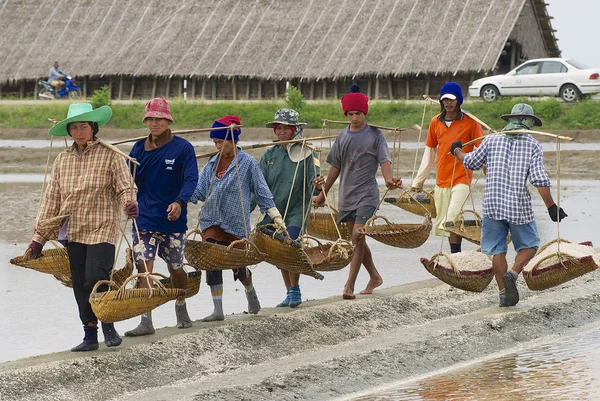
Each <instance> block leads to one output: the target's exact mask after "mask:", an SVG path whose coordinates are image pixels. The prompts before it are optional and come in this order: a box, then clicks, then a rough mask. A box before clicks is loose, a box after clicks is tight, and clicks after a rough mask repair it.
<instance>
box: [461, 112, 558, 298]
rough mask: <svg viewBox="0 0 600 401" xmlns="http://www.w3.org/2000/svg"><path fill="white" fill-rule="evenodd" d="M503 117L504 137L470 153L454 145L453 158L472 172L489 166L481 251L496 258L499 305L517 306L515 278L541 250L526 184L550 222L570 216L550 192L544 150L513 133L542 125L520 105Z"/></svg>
mask: <svg viewBox="0 0 600 401" xmlns="http://www.w3.org/2000/svg"><path fill="white" fill-rule="evenodd" d="M501 118H502V119H503V120H505V121H507V122H508V124H507V125H506V126H505V127H504V129H503V130H502V132H501V133H499V134H494V135H488V136H486V137H485V139H484V140H483V143H482V144H481V146H480V147H479V148H477V149H476V150H475V151H473V152H471V153H466V154H465V153H464V152H463V151H462V142H461V141H456V142H454V143H452V146H451V147H450V153H451V154H453V155H454V156H455V157H456V158H458V160H460V161H461V162H462V164H463V166H464V167H465V168H467V169H469V170H479V169H480V168H483V167H484V166H487V173H486V179H485V191H484V194H483V220H482V222H481V251H482V252H483V253H485V254H486V255H491V256H492V268H493V269H494V275H495V276H496V282H497V283H498V289H499V291H500V293H499V297H500V306H514V305H516V304H517V303H518V302H519V292H518V290H517V278H518V276H519V273H521V271H523V267H525V265H526V264H527V262H529V261H530V260H531V258H533V257H534V256H535V253H536V251H537V249H538V247H539V245H540V238H539V237H538V232H537V226H536V224H535V216H534V214H533V208H532V205H531V195H530V194H529V191H528V189H527V182H528V181H529V183H531V185H533V186H534V187H535V188H536V189H537V191H538V192H539V194H540V196H541V197H542V200H543V201H544V203H545V204H546V207H547V208H548V214H549V215H550V218H551V219H552V221H561V220H562V219H564V218H565V217H567V214H566V213H565V212H564V210H562V208H559V207H557V206H556V204H555V203H554V200H553V199H552V194H551V193H550V178H549V177H548V174H547V173H546V169H545V167H544V157H543V152H542V146H541V145H540V143H539V142H538V141H536V140H535V139H534V138H533V137H532V136H531V135H529V134H521V133H519V134H517V133H511V131H515V130H525V131H527V130H531V129H532V128H533V127H534V126H538V127H541V126H542V120H540V118H539V117H537V116H536V115H535V114H534V113H533V108H532V107H531V106H530V105H528V104H525V103H519V104H516V105H515V106H514V107H513V108H512V111H511V113H510V114H504V115H502V116H501ZM509 232H510V235H511V238H512V243H513V246H514V248H515V251H516V252H517V256H516V257H515V261H514V264H513V266H512V268H511V269H510V270H509V271H507V270H508V263H507V261H506V252H507V248H508V243H507V235H508V233H509Z"/></svg>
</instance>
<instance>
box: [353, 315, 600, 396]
mask: <svg viewBox="0 0 600 401" xmlns="http://www.w3.org/2000/svg"><path fill="white" fill-rule="evenodd" d="M542 341H543V340H537V341H536V342H535V343H529V344H526V346H525V348H524V349H522V350H519V351H516V352H511V353H509V354H507V355H502V356H496V357H492V358H491V359H489V358H488V359H486V360H485V361H476V362H475V363H467V364H464V365H466V366H458V367H451V368H449V369H444V371H443V372H441V373H440V372H434V373H433V374H428V375H427V376H426V377H422V378H419V379H416V380H415V379H413V380H409V381H403V382H398V383H391V384H389V385H387V386H385V387H386V389H380V390H377V389H375V390H372V391H369V392H370V394H365V395H360V396H351V397H349V398H346V399H347V400H352V401H391V400H394V401H427V400H473V401H495V400H498V401H500V400H544V401H563V400H581V401H593V400H597V399H598V391H599V390H600V327H599V325H598V323H595V324H593V325H592V326H588V327H587V328H579V329H577V330H576V331H572V332H570V333H569V334H567V335H565V336H561V337H554V338H551V339H549V340H546V342H545V343H542V344H540V342H542ZM538 344H539V345H538Z"/></svg>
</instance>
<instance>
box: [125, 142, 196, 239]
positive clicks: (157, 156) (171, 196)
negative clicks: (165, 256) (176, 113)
mask: <svg viewBox="0 0 600 401" xmlns="http://www.w3.org/2000/svg"><path fill="white" fill-rule="evenodd" d="M145 141H146V140H141V141H138V142H136V143H135V145H133V149H131V152H130V153H129V155H130V156H131V157H134V158H136V159H137V161H138V162H139V163H140V165H139V166H138V167H137V171H136V174H135V183H136V185H137V187H138V197H137V201H138V204H139V210H140V216H139V217H138V219H137V224H138V227H139V229H140V230H148V231H156V232H165V233H183V232H185V231H186V230H187V202H188V201H189V200H190V197H191V196H192V194H193V193H194V189H195V188H196V184H197V183H198V163H197V162H196V154H195V152H194V147H193V146H192V144H190V143H189V142H188V141H186V140H185V139H183V138H179V137H177V136H174V137H173V139H172V140H171V141H170V142H168V143H167V144H165V145H163V146H161V147H160V148H158V149H152V150H145V149H144V143H145ZM131 170H132V173H133V165H132V167H131ZM176 199H181V200H182V201H183V203H184V206H183V208H182V209H181V215H180V216H179V218H178V219H177V220H175V221H169V220H168V219H167V215H168V213H167V208H168V207H169V205H170V204H171V203H173V202H175V200H176Z"/></svg>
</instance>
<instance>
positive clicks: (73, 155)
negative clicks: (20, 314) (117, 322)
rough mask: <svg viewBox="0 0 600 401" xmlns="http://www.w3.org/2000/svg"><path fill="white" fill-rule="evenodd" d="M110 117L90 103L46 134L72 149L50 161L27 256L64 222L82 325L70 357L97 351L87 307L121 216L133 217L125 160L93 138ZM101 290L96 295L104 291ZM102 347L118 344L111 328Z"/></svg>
mask: <svg viewBox="0 0 600 401" xmlns="http://www.w3.org/2000/svg"><path fill="white" fill-rule="evenodd" d="M111 116H112V110H111V108H110V107H108V106H102V107H99V108H97V109H95V110H93V108H92V105H91V104H89V103H79V104H72V105H70V106H69V111H68V114H67V118H66V119H65V120H63V121H60V122H59V123H57V124H56V125H54V126H53V127H52V128H51V129H50V131H49V132H48V133H49V134H50V135H53V136H66V135H67V134H68V135H70V136H71V137H73V141H74V143H73V145H72V146H71V147H69V148H68V149H66V150H64V151H63V152H61V153H60V154H59V155H58V156H57V157H56V160H55V161H54V165H53V167H52V175H51V177H50V182H49V184H48V188H47V189H46V192H45V193H44V196H43V198H42V202H41V204H40V209H39V212H38V215H37V218H36V220H35V223H34V231H35V233H34V235H33V239H32V241H31V244H30V245H29V247H28V249H27V252H28V254H29V256H30V257H31V258H34V259H35V258H39V257H41V256H42V247H43V246H44V244H45V243H46V241H47V240H50V239H56V238H57V236H58V231H59V229H60V227H61V226H63V224H64V223H65V221H67V226H66V232H67V239H68V242H67V252H68V255H69V264H70V267H71V278H72V281H73V293H74V294H75V300H76V301H77V306H78V308H79V317H80V319H81V322H82V323H83V329H84V333H85V336H84V339H83V342H82V343H81V344H79V345H77V346H76V347H73V348H72V349H71V351H74V352H78V351H92V350H97V349H98V318H97V317H96V315H95V314H94V312H93V311H92V307H91V305H90V302H89V298H90V293H91V291H92V288H93V287H94V285H95V284H96V283H97V282H98V281H99V280H108V278H109V276H110V271H111V270H112V268H113V264H114V260H115V245H114V244H115V240H116V239H117V236H118V232H119V221H120V219H121V211H122V210H126V212H127V215H128V216H129V217H137V203H136V202H135V201H131V200H134V199H135V197H136V192H137V190H136V188H135V186H132V185H131V174H130V173H129V168H128V167H127V165H126V164H125V159H124V158H123V157H122V156H121V155H119V154H117V153H116V152H115V151H113V150H111V149H109V148H108V147H105V146H104V145H102V144H101V143H100V140H99V139H97V138H96V134H98V128H99V127H101V126H102V125H104V124H106V123H107V122H108V120H110V118H111ZM106 290H107V286H106V285H104V286H100V288H99V291H106ZM102 331H103V333H104V343H105V344H106V346H107V347H114V346H118V345H120V344H121V337H120V336H119V334H118V333H117V331H116V330H115V327H114V325H113V323H108V324H107V323H104V322H103V323H102Z"/></svg>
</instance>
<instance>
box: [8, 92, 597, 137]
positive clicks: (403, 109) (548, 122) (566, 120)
mask: <svg viewBox="0 0 600 401" xmlns="http://www.w3.org/2000/svg"><path fill="white" fill-rule="evenodd" d="M521 102H528V103H531V104H532V106H533V107H534V110H535V112H536V115H538V116H539V117H540V118H541V119H542V120H543V121H544V127H543V128H544V129H545V130H557V129H597V128H599V127H600V102H597V101H593V100H584V101H581V102H578V103H574V104H565V103H561V102H559V101H558V100H542V101H531V100H528V99H527V98H512V99H505V98H503V99H501V100H500V101H498V102H494V103H483V102H467V103H465V104H464V105H463V109H464V110H467V111H469V112H471V113H473V114H474V115H476V116H477V117H479V119H481V120H482V121H484V122H486V123H488V124H489V125H490V126H491V127H492V128H494V129H500V128H502V127H503V125H504V122H503V121H502V120H501V119H500V115H502V114H508V113H510V110H511V108H512V106H513V105H514V104H516V103H521ZM170 104H171V114H172V115H173V117H174V119H175V122H176V125H175V126H174V127H175V128H177V129H182V128H192V127H194V128H197V127H210V125H211V124H212V122H213V120H214V119H216V118H219V117H222V116H224V115H227V114H236V115H238V116H240V118H241V121H242V124H244V125H245V126H248V127H262V126H264V124H265V123H266V122H269V121H271V120H272V119H273V115H274V113H275V111H276V110H277V109H278V108H281V107H286V105H285V102H283V101H280V102H275V101H263V102H259V101H255V102H187V103H186V102H184V101H183V100H180V99H174V100H172V101H170ZM68 107H69V104H68V103H63V102H44V103H42V104H35V105H25V104H24V105H14V104H12V105H2V104H0V128H21V129H28V128H49V127H50V122H48V120H47V118H48V117H52V118H55V119H61V118H64V117H65V116H66V114H67V110H68ZM111 107H112V108H113V113H114V114H113V117H112V119H111V121H110V122H109V125H108V126H109V127H112V128H121V129H137V128H142V127H143V125H142V122H141V119H142V117H143V113H144V102H142V101H140V102H137V103H116V104H113V105H112V106H111ZM423 109H424V106H423V104H419V103H414V102H404V101H393V102H389V101H372V102H371V104H370V106H369V116H368V117H367V121H369V122H371V123H373V124H378V125H383V126H388V127H412V126H413V125H414V124H421V119H422V117H423ZM438 112H439V106H438V105H437V104H434V105H429V106H427V110H426V112H425V126H427V125H428V121H429V120H430V118H431V117H432V116H434V115H435V114H437V113H438ZM344 118H345V117H344V115H343V114H342V111H341V105H340V102H339V101H338V100H327V101H319V102H308V103H307V104H306V106H305V107H304V108H303V109H302V110H301V111H300V121H303V122H307V123H308V127H310V128H319V127H321V126H322V123H323V122H322V121H323V119H330V120H343V119H344Z"/></svg>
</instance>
